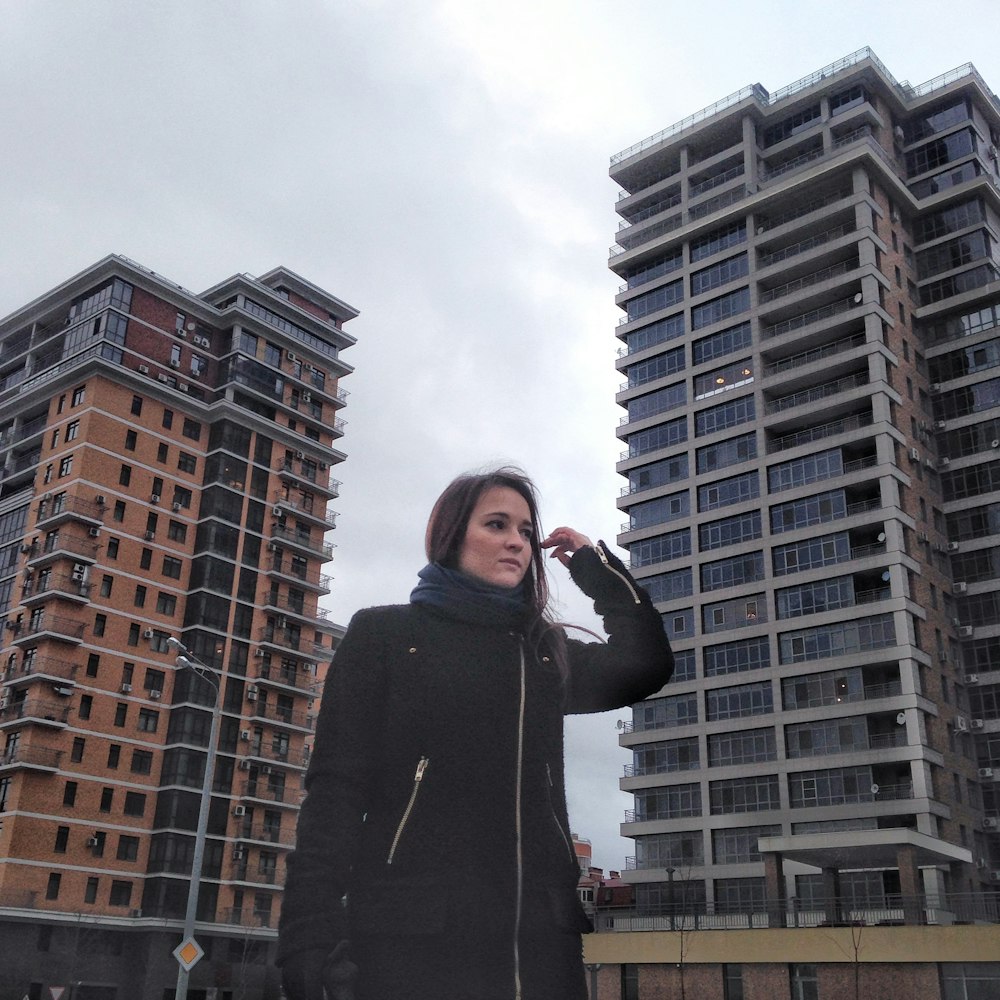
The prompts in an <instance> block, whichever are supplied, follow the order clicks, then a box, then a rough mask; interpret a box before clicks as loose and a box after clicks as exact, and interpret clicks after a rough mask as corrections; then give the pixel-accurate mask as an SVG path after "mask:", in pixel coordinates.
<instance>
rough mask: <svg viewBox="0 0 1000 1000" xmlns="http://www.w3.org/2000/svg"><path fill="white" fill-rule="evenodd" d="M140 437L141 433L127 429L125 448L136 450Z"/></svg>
mask: <svg viewBox="0 0 1000 1000" xmlns="http://www.w3.org/2000/svg"><path fill="white" fill-rule="evenodd" d="M138 439H139V435H138V433H137V432H136V431H133V430H127V431H126V432H125V450H126V451H135V445H136V442H137V441H138Z"/></svg>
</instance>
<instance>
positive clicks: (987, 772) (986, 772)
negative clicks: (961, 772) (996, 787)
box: [979, 767, 993, 778]
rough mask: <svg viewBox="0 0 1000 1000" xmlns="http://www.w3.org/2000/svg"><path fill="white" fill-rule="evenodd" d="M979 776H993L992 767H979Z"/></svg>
mask: <svg viewBox="0 0 1000 1000" xmlns="http://www.w3.org/2000/svg"><path fill="white" fill-rule="evenodd" d="M979 777H980V778H992V777H993V768H992V767H981V768H980V769H979Z"/></svg>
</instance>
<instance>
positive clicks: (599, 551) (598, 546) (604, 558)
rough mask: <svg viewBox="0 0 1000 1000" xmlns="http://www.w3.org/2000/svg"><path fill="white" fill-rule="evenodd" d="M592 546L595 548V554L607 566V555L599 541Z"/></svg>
mask: <svg viewBox="0 0 1000 1000" xmlns="http://www.w3.org/2000/svg"><path fill="white" fill-rule="evenodd" d="M594 548H595V549H597V554H598V556H600V559H601V562H602V563H604V565H605V566H607V565H608V557H607V554H606V553H605V551H604V549H603V548H602V546H601V543H600V542H598V543H597V544H596V545H595V546H594Z"/></svg>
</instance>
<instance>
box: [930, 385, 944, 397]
mask: <svg viewBox="0 0 1000 1000" xmlns="http://www.w3.org/2000/svg"><path fill="white" fill-rule="evenodd" d="M942 388H943V386H942V385H941V383H940V382H931V392H932V393H933V394H934V395H935V396H936V395H937V394H938V393H939V392H940V391H941V389H942Z"/></svg>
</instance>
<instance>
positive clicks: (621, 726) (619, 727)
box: [615, 719, 625, 732]
mask: <svg viewBox="0 0 1000 1000" xmlns="http://www.w3.org/2000/svg"><path fill="white" fill-rule="evenodd" d="M624 728H625V723H624V722H622V720H621V719H619V720H618V721H617V722H616V723H615V729H617V730H618V731H619V732H621V730H623V729H624Z"/></svg>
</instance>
